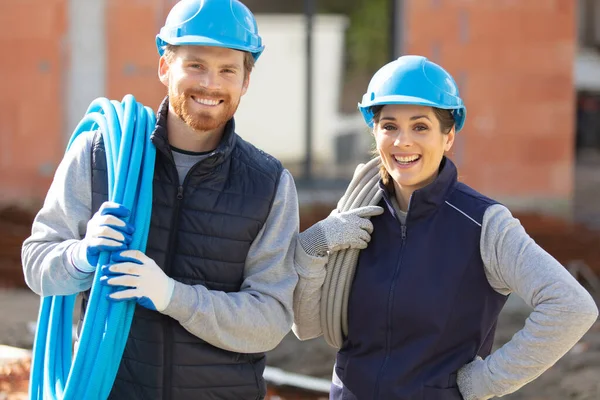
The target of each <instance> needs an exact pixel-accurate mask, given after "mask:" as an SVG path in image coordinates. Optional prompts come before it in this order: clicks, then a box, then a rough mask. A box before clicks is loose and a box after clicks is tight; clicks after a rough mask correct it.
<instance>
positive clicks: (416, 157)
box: [394, 155, 421, 164]
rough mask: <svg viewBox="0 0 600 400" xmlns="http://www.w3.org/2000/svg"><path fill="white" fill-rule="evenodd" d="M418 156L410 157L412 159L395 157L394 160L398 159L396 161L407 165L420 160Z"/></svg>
mask: <svg viewBox="0 0 600 400" xmlns="http://www.w3.org/2000/svg"><path fill="white" fill-rule="evenodd" d="M419 157H421V156H418V155H414V156H410V157H402V156H394V158H395V159H396V161H398V162H399V163H403V164H407V163H410V162H413V161H416V160H418V159H419Z"/></svg>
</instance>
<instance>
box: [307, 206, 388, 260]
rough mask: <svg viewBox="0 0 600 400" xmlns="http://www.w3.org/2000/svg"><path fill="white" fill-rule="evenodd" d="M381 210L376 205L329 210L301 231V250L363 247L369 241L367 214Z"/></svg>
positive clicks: (320, 253) (311, 252)
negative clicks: (344, 209)
mask: <svg viewBox="0 0 600 400" xmlns="http://www.w3.org/2000/svg"><path fill="white" fill-rule="evenodd" d="M382 213H383V208H381V207H379V206H366V207H360V208H356V209H354V210H350V211H345V212H341V213H340V212H337V211H334V212H332V213H331V214H330V215H329V216H328V217H327V218H325V219H324V220H322V221H319V222H317V223H316V224H314V225H313V226H311V227H310V228H308V229H307V230H305V231H304V232H302V233H300V235H299V236H298V240H300V244H301V245H302V248H303V249H304V251H305V252H306V253H307V254H309V255H311V256H315V257H323V256H325V255H327V252H334V251H339V250H342V249H349V248H352V249H365V248H366V247H367V244H368V243H369V241H371V233H373V224H372V223H371V221H370V220H369V217H374V216H376V215H380V214H382Z"/></svg>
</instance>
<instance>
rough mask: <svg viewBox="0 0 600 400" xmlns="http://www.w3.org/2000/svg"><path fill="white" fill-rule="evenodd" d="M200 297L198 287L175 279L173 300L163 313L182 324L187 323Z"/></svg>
mask: <svg viewBox="0 0 600 400" xmlns="http://www.w3.org/2000/svg"><path fill="white" fill-rule="evenodd" d="M199 297H200V293H198V289H197V288H196V287H194V286H191V285H186V284H184V283H181V282H178V281H174V286H173V295H172V296H171V301H170V302H169V305H168V306H167V308H165V309H164V310H163V311H162V313H163V314H165V315H168V316H169V317H171V318H173V319H176V320H177V321H179V323H181V325H185V324H186V323H187V322H189V320H190V318H192V316H193V315H194V312H195V311H196V308H197V307H198V302H199Z"/></svg>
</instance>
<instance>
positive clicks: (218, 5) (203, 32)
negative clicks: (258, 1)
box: [156, 0, 265, 61]
mask: <svg viewBox="0 0 600 400" xmlns="http://www.w3.org/2000/svg"><path fill="white" fill-rule="evenodd" d="M167 44H171V45H174V46H182V45H197V46H216V47H226V48H229V49H235V50H241V51H247V52H249V53H251V54H252V56H254V60H255V61H256V60H258V57H260V55H261V53H262V52H263V50H264V48H265V46H263V44H262V39H261V37H260V36H259V35H258V26H257V24H256V20H255V19H254V15H253V14H252V12H251V11H250V10H249V9H248V7H246V6H245V5H243V4H242V3H240V2H239V1H238V0H182V1H180V2H178V3H177V4H175V6H174V7H173V8H172V9H171V11H170V12H169V15H168V16H167V21H166V22H165V26H164V27H162V28H161V30H160V33H159V34H158V35H156V47H157V49H158V54H160V55H161V56H162V55H163V53H164V51H165V47H166V46H167Z"/></svg>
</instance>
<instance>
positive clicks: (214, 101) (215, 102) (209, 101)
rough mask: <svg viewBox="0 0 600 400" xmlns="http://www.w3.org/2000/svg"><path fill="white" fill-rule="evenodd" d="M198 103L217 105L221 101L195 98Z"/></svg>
mask: <svg viewBox="0 0 600 400" xmlns="http://www.w3.org/2000/svg"><path fill="white" fill-rule="evenodd" d="M194 101H195V102H196V103H200V104H204V105H205V106H216V105H218V104H219V103H220V101H219V100H209V99H196V98H194Z"/></svg>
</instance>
